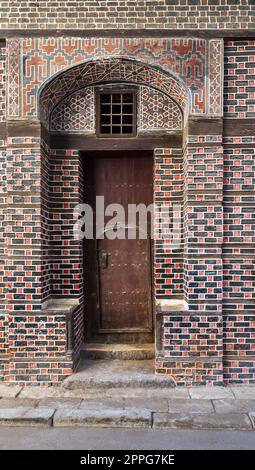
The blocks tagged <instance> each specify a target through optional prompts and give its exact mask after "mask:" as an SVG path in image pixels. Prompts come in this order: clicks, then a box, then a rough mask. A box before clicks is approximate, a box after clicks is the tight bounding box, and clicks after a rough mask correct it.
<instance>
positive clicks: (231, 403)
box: [0, 381, 255, 439]
mask: <svg viewBox="0 0 255 470" xmlns="http://www.w3.org/2000/svg"><path fill="white" fill-rule="evenodd" d="M105 385H106V383H104V384H103V388H102V384H100V386H99V388H96V387H95V383H94V382H93V383H92V384H91V386H90V387H84V384H83V385H82V386H80V385H78V386H77V387H76V388H73V386H72V387H71V388H69V386H68V385H66V383H65V385H62V386H52V387H46V386H44V387H43V386H25V387H22V386H18V385H6V384H0V425H1V426H16V427H17V426H22V427H23V426H27V427H46V428H66V427H68V428H70V427H71V428H74V429H75V428H81V427H83V428H84V427H86V428H93V427H96V428H116V427H117V428H137V429H136V430H147V431H149V430H150V431H151V430H160V431H162V430H166V429H167V430H169V429H172V430H173V429H175V430H184V429H185V430H188V429H192V430H201V429H207V430H224V431H247V432H248V433H251V434H253V431H254V430H255V386H244V385H243V386H231V387H203V386H201V387H194V388H186V387H175V388H173V387H171V386H167V384H165V385H164V384H161V386H160V387H159V388H156V387H155V386H154V385H153V386H150V385H151V384H150V383H149V384H147V385H146V386H144V385H143V386H141V384H140V382H139V381H138V382H137V383H136V386H135V387H132V386H129V387H126V386H123V384H119V386H117V387H111V386H109V383H107V387H106V386H105ZM110 385H111V384H110ZM123 430H124V429H123ZM253 439H254V434H253Z"/></svg>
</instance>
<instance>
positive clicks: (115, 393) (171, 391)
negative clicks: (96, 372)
mask: <svg viewBox="0 0 255 470" xmlns="http://www.w3.org/2000/svg"><path fill="white" fill-rule="evenodd" d="M89 395H90V394H89V393H88V396H89ZM95 395H98V391H97V390H95V392H94V396H95ZM101 396H102V392H100V397H101ZM104 396H105V397H108V398H112V397H124V398H143V399H150V398H153V399H158V398H169V399H176V398H188V399H189V398H190V396H189V392H188V389H187V388H184V387H181V388H171V387H162V388H159V389H158V390H157V389H155V388H150V387H146V388H143V387H136V388H132V387H129V388H125V387H119V388H109V389H108V390H105V391H104Z"/></svg>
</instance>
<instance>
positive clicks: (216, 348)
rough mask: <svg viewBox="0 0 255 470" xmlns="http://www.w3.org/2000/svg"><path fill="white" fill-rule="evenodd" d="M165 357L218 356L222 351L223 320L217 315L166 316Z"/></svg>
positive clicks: (184, 314)
mask: <svg viewBox="0 0 255 470" xmlns="http://www.w3.org/2000/svg"><path fill="white" fill-rule="evenodd" d="M163 325H164V339H163V348H164V356H165V358H167V357H172V358H173V357H174V356H177V357H181V356H183V357H192V356H201V357H206V356H208V357H209V356H210V357H212V356H218V354H219V352H221V351H222V320H221V317H220V316H217V315H216V316H215V315H203V316H199V315H196V314H194V315H189V314H187V313H179V314H172V315H171V316H167V315H165V316H164V323H163Z"/></svg>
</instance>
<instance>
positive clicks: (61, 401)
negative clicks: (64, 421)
mask: <svg viewBox="0 0 255 470" xmlns="http://www.w3.org/2000/svg"><path fill="white" fill-rule="evenodd" d="M81 401H82V400H81V398H54V397H50V398H43V399H42V400H39V404H38V406H39V407H40V408H55V409H56V410H58V409H59V408H69V409H73V408H78V407H79V406H80V404H81ZM0 405H1V402H0Z"/></svg>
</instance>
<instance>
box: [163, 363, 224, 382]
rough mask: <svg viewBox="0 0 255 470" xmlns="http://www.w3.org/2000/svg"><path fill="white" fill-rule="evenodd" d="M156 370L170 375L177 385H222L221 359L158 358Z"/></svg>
mask: <svg viewBox="0 0 255 470" xmlns="http://www.w3.org/2000/svg"><path fill="white" fill-rule="evenodd" d="M156 372H157V373H160V374H162V373H163V374H167V375H171V376H172V377H173V378H174V379H175V381H176V384H177V385H185V386H196V385H222V384H223V381H222V376H223V367H222V361H221V360H220V361H219V360H218V361H217V360H216V359H213V358H212V359H211V358H207V359H205V360H202V359H197V360H195V359H192V358H190V359H184V358H180V359H176V360H174V359H171V361H170V360H167V359H159V360H157V361H156Z"/></svg>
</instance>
